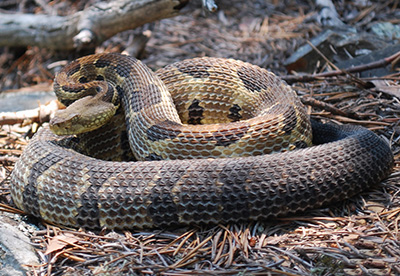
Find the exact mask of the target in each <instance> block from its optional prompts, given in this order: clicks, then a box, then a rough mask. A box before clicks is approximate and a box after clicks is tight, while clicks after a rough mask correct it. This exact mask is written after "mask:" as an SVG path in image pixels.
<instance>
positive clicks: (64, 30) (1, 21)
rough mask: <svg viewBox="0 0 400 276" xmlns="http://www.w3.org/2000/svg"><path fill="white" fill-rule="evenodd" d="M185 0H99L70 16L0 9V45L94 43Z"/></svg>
mask: <svg viewBox="0 0 400 276" xmlns="http://www.w3.org/2000/svg"><path fill="white" fill-rule="evenodd" d="M188 1H189V0H135V1H132V0H116V1H111V2H109V3H106V2H99V3H96V4H94V5H92V6H90V7H88V8H86V9H84V10H83V11H79V12H76V13H74V14H71V15H69V16H54V15H45V14H1V13H0V46H13V47H15V46H28V45H31V46H39V47H44V48H48V49H57V50H72V49H74V48H87V47H93V46H96V45H99V44H100V43H101V42H103V41H104V40H106V39H108V38H110V37H111V36H113V35H115V34H117V33H119V32H122V31H125V30H128V29H134V28H137V27H139V26H141V25H143V24H145V23H149V22H153V21H156V20H160V19H163V18H167V17H173V16H176V15H177V14H178V13H179V10H180V9H181V8H182V7H183V6H185V5H186V3H187V2H188Z"/></svg>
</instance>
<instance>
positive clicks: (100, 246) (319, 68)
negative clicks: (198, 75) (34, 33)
mask: <svg viewBox="0 0 400 276" xmlns="http://www.w3.org/2000/svg"><path fill="white" fill-rule="evenodd" d="M22 2H23V3H22ZM72 2H74V4H73V5H72V4H71V3H72ZM93 2H94V1H71V3H70V2H69V1H67V0H57V1H51V2H47V1H35V3H33V2H32V3H31V2H30V1H21V3H20V4H13V3H18V1H15V2H14V1H4V2H0V12H4V11H8V12H14V11H20V12H33V13H44V12H45V10H46V9H44V5H51V9H52V10H53V11H56V12H59V13H62V12H61V10H63V9H64V10H65V6H66V5H67V6H68V5H70V6H71V9H70V10H69V11H68V12H71V13H72V12H74V11H76V10H80V9H82V8H84V7H85V6H86V5H90V4H91V3H93ZM338 2H340V3H337V6H336V9H337V11H338V13H339V15H340V18H341V19H342V20H343V21H344V22H345V24H346V25H347V26H350V27H354V28H356V29H357V30H358V31H366V32H367V31H369V30H370V29H371V24H372V23H374V22H390V23H391V24H394V25H396V24H399V23H400V20H398V18H399V14H400V12H399V9H398V8H397V4H398V1H378V0H377V1H338ZM37 3H40V4H37ZM46 3H47V4H46ZM217 4H218V6H219V10H218V11H217V12H215V13H208V12H205V11H204V10H202V8H201V4H200V1H197V2H195V1H191V2H190V4H189V5H188V6H187V7H185V8H184V9H183V10H182V12H181V15H179V16H177V17H174V18H169V19H163V20H161V21H159V22H154V23H151V24H146V25H145V26H143V27H141V28H139V29H137V30H133V31H126V32H124V33H121V34H119V35H116V36H115V37H113V38H111V39H109V40H108V41H106V42H104V43H103V44H102V45H101V46H98V47H97V48H96V49H93V50H92V52H103V51H109V52H110V51H111V52H122V51H124V50H127V49H129V46H130V45H131V43H132V41H134V37H135V35H138V34H140V33H145V34H146V35H149V36H150V39H149V41H148V42H147V44H146V46H145V48H144V49H143V52H141V53H140V56H139V58H140V59H141V60H142V61H143V62H144V63H145V64H147V65H148V66H149V67H151V68H152V69H154V70H156V69H158V68H160V67H162V66H165V65H167V64H170V63H172V62H174V61H178V60H183V59H187V58H192V57H198V56H216V57H226V58H235V59H240V60H243V61H247V62H250V63H253V64H256V65H259V66H261V67H264V68H267V69H269V70H271V71H273V72H275V73H276V74H277V75H279V76H282V77H283V78H285V79H287V80H289V79H290V77H291V76H292V77H293V76H296V73H295V72H288V70H287V68H286V67H285V65H284V64H285V61H287V59H288V58H289V57H290V56H291V55H292V54H293V53H294V52H295V51H296V50H297V49H299V48H300V46H302V45H307V41H309V40H311V39H312V38H313V37H316V36H318V35H319V34H321V32H322V31H323V30H324V29H325V28H326V27H323V26H321V25H320V23H318V22H317V20H316V17H317V14H318V11H319V10H318V8H317V7H316V6H315V4H314V1H294V0H293V1H289V0H287V1H261V0H258V1H238V0H235V1H219V2H218V3H217ZM396 26H400V25H396ZM383 40H384V39H383ZM390 41H391V42H390ZM393 41H395V39H388V40H387V41H385V43H386V42H387V43H389V44H390V43H392V42H393ZM397 41H400V38H397ZM397 44H399V43H398V42H397ZM360 47H361V46H360ZM359 50H365V49H363V48H362V47H361V48H360V49H359ZM85 54H89V52H88V53H85ZM80 55H82V53H76V52H68V53H65V52H57V51H49V50H46V49H39V48H37V47H27V48H0V91H1V92H0V95H1V93H8V92H9V91H13V92H15V91H19V90H24V91H26V90H28V91H29V90H31V91H35V90H37V89H39V88H38V87H40V90H51V85H52V81H53V78H54V74H55V72H56V70H59V69H60V66H57V65H58V64H66V63H67V62H69V61H71V60H72V59H74V58H77V57H78V56H80ZM315 57H316V58H319V59H320V61H319V62H318V63H316V65H315V68H314V70H313V72H308V73H309V74H311V73H319V72H324V71H331V70H334V69H335V68H334V67H333V65H332V64H331V61H332V60H326V59H324V58H322V56H319V55H318V54H316V55H315ZM60 61H61V62H60ZM386 69H388V73H387V74H384V75H380V76H379V77H370V76H362V75H360V74H358V73H354V74H344V75H336V76H333V77H319V78H317V79H313V80H308V81H300V80H297V81H296V80H295V81H293V80H292V81H290V84H291V85H292V87H293V89H295V90H296V91H297V93H298V95H299V96H300V97H301V98H302V99H303V102H304V103H305V104H306V105H307V108H308V112H309V114H310V116H312V117H313V118H315V119H319V120H322V121H324V122H332V123H336V124H346V123H352V124H360V125H363V126H365V127H367V128H369V129H371V130H373V131H374V132H375V133H377V134H378V135H380V136H381V137H384V138H385V139H387V141H389V143H390V144H391V146H392V150H393V152H394V155H395V168H394V170H393V172H392V174H391V175H390V176H389V177H388V179H386V180H385V181H383V182H382V183H381V184H380V185H378V186H376V187H375V188H373V189H371V190H369V191H366V192H362V193H361V194H359V195H357V196H355V197H353V198H351V199H348V200H345V201H343V202H341V203H339V204H335V205H332V206H326V207H324V208H320V209H316V210H310V211H307V212H305V213H302V214H298V215H296V216H291V217H285V218H279V219H276V220H273V221H267V222H249V223H242V224H236V225H218V226H213V227H211V226H210V227H184V228H178V229H158V230H151V231H150V230H149V231H145V232H144V231H139V232H138V231H123V232H114V231H102V232H90V231H85V230H76V229H65V228H58V227H55V226H51V225H46V224H43V223H41V222H38V221H34V220H32V219H30V218H26V217H25V216H20V215H13V216H12V218H13V220H14V221H15V223H16V224H17V225H18V227H20V228H21V229H25V232H26V233H27V235H28V236H29V238H30V239H31V243H32V244H33V245H34V246H35V248H36V251H37V254H38V256H39V258H40V261H41V264H40V265H36V266H29V267H27V270H28V274H29V275H111V274H114V275H146V274H149V275H152V274H158V275H198V274H200V273H201V274H205V275H237V274H243V275H400V265H399V263H400V242H399V240H400V233H399V226H400V196H399V192H400V126H399V122H400V102H399V99H400V92H399V91H400V73H399V71H398V70H397V71H396V69H394V71H390V64H389V65H388V66H386ZM310 99H313V100H314V101H313V100H310ZM0 100H1V99H0ZM40 124H41V123H37V122H35V123H31V122H24V125H23V126H22V125H21V124H13V125H10V124H6V125H2V126H1V125H0V164H1V166H0V184H1V186H0V187H1V191H2V193H1V197H0V199H1V202H2V204H3V208H4V206H9V205H11V206H12V203H11V202H10V196H9V180H10V174H11V171H12V169H13V166H14V164H15V162H16V160H17V159H18V157H19V156H20V155H21V153H22V151H23V149H24V147H25V146H26V145H27V143H28V142H29V139H30V137H31V136H32V134H33V133H34V132H35V131H36V130H37V129H38V127H39V126H40Z"/></svg>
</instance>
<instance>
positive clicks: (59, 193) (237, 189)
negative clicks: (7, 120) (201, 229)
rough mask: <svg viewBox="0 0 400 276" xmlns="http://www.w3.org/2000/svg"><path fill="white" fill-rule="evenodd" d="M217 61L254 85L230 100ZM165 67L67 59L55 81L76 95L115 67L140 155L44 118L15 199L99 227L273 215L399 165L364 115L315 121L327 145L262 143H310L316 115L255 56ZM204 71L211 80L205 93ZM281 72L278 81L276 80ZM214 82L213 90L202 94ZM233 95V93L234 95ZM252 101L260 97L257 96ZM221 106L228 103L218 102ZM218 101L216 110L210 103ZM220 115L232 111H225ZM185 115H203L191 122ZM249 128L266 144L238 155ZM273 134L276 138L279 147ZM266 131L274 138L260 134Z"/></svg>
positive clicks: (66, 221)
mask: <svg viewBox="0 0 400 276" xmlns="http://www.w3.org/2000/svg"><path fill="white" fill-rule="evenodd" d="M201 64H202V65H201ZM204 64H205V65H204ZM214 64H217V65H216V66H217V67H218V66H219V65H218V64H228V65H229V66H225V68H226V69H224V70H227V69H229V68H233V70H232V71H233V72H234V74H235V75H236V76H238V77H236V82H237V83H236V84H235V85H237V86H239V87H242V88H243V87H244V89H245V90H243V91H244V92H240V93H247V94H248V96H242V99H241V98H240V97H241V96H240V95H239V96H238V97H237V99H238V100H236V102H235V99H236V98H235V96H233V95H230V94H229V93H231V92H229V91H231V90H230V89H228V90H227V91H226V92H222V95H225V98H227V99H228V100H224V99H223V98H224V97H218V93H219V92H221V91H217V92H218V93H217V92H213V91H209V90H208V88H207V87H208V84H207V82H208V83H210V84H212V83H214V82H216V80H217V79H218V81H219V82H222V83H225V82H228V81H227V79H228V77H226V76H222V77H219V78H217V79H215V78H214V77H213V76H214V75H213V70H214V69H213V68H214V67H213V66H214ZM221 66H222V65H221ZM222 67H224V66H222ZM216 71H220V69H218V70H216ZM63 72H64V73H65V76H64V77H70V78H74V77H75V75H76V76H77V75H79V76H81V73H82V74H84V73H86V75H85V79H80V81H79V79H76V78H75V80H74V81H73V82H75V83H77V85H71V86H68V85H67V84H66V83H63V81H66V80H67V79H68V78H64V79H63V77H60V76H62V74H63ZM93 72H95V73H93ZM160 72H161V73H160ZM224 72H225V71H224ZM99 74H101V75H100V76H101V77H100V78H99V77H98V76H99ZM158 74H159V75H162V77H161V79H162V81H159V80H158V78H157V77H155V76H154V74H153V73H151V71H150V70H149V69H147V67H145V66H144V65H143V64H141V63H140V62H139V61H137V60H135V59H133V58H130V57H126V56H121V55H116V54H100V55H94V56H89V57H87V58H84V59H80V60H78V61H76V62H75V63H72V65H70V66H68V67H67V68H66V69H64V70H63V71H62V72H61V73H60V74H59V76H57V77H56V81H55V89H56V92H57V89H59V88H60V87H61V88H62V91H63V92H66V94H71V95H67V96H65V98H61V100H62V101H63V102H65V103H67V104H68V103H69V102H72V101H73V100H71V97H72V96H74V94H79V93H80V91H81V87H82V86H86V85H89V83H90V81H92V80H96V79H101V78H102V77H104V76H106V77H107V80H108V81H110V82H112V83H113V84H114V85H116V86H119V88H117V90H118V92H119V94H120V95H119V96H120V97H121V101H122V108H123V110H124V112H125V115H126V116H127V119H126V121H127V131H128V137H129V140H130V141H129V143H130V144H131V147H132V148H133V150H135V148H136V149H137V152H135V153H134V154H135V158H136V159H138V160H142V161H137V162H115V161H105V160H99V159H95V158H93V157H89V156H85V155H83V154H81V153H78V152H77V151H76V150H75V149H78V150H80V149H79V148H80V144H77V143H76V141H78V139H77V138H75V137H71V136H67V137H62V136H57V135H55V134H53V133H52V132H51V131H50V130H49V128H48V127H47V126H45V127H43V128H42V129H41V130H39V131H38V133H37V134H36V135H35V136H34V138H33V139H32V141H31V142H30V143H29V144H28V146H27V147H26V149H25V150H24V152H23V154H22V156H21V158H20V159H19V160H18V162H17V163H16V165H15V168H14V171H13V173H12V176H11V184H12V185H11V196H12V199H13V201H14V203H15V204H16V205H17V207H18V208H20V209H21V210H23V211H25V212H26V213H28V214H31V215H33V216H36V217H40V218H42V219H44V220H45V221H48V222H51V223H56V224H61V225H65V226H72V227H84V228H89V229H99V228H102V227H107V228H109V229H129V228H154V227H167V226H173V225H188V224H192V225H193V224H215V223H232V222H239V221H247V220H264V219H267V218H270V217H276V216H282V215H287V214H290V213H295V212H299V211H303V210H306V209H309V208H315V207H319V206H322V205H325V204H329V203H332V202H336V201H340V200H343V199H345V198H348V197H351V196H353V195H355V194H357V193H359V192H361V191H363V190H366V189H368V188H370V187H371V186H373V185H376V184H377V183H379V182H380V181H382V180H383V179H384V178H385V177H387V176H388V174H389V173H390V171H391V168H392V166H393V155H392V152H391V150H390V147H389V145H388V144H387V143H386V142H385V141H384V140H382V139H380V138H379V137H378V136H377V135H375V134H374V133H373V132H371V131H369V130H367V129H365V128H362V127H358V126H333V125H324V124H320V123H316V122H312V135H313V143H315V144H320V145H318V146H314V147H310V148H305V149H298V150H295V151H288V152H282V153H273V154H269V155H266V154H264V153H270V152H274V151H280V150H285V149H289V150H291V149H294V148H295V147H297V148H299V147H302V146H304V145H306V144H309V141H308V139H310V136H311V135H309V132H310V128H311V125H310V124H309V123H308V122H309V121H308V120H309V119H308V118H304V113H303V111H304V108H303V107H302V106H301V104H300V103H299V100H298V99H297V97H296V96H295V93H294V92H293V91H292V90H291V89H290V88H289V87H288V86H287V85H286V84H285V83H284V82H282V81H280V80H279V79H278V78H277V77H275V76H274V75H273V74H272V73H268V72H267V71H265V70H263V69H260V68H258V67H256V66H252V65H249V64H247V63H242V62H238V61H233V60H225V59H212V58H203V59H195V60H192V61H186V62H181V63H177V64H173V65H171V66H169V67H167V68H165V69H162V70H161V71H159V72H158ZM181 78H182V79H181ZM200 79H201V81H202V82H203V83H204V81H205V84H204V85H200V87H201V88H200V90H201V91H200V92H201V93H197V92H196V91H198V90H199V89H198V85H199V84H198V81H199V80H200ZM253 79H254V81H253ZM260 79H261V80H262V81H260ZM265 79H266V80H267V81H266V82H265ZM185 81H187V82H188V83H189V85H186V84H185V85H183V86H182V87H194V89H192V90H193V91H194V92H186V90H185V91H183V92H182V89H186V88H182V87H180V86H179V85H176V83H178V84H181V83H183V82H185ZM162 82H165V83H166V85H167V87H168V89H170V90H171V87H172V90H173V91H172V92H171V93H172V98H171V97H170V96H168V94H164V92H163V90H164V88H163V85H164V84H163V83H162ZM79 83H80V84H79ZM86 83H88V84H86ZM271 84H272V87H273V89H271V88H269V86H268V85H271ZM227 85H228V84H227ZM276 88H278V89H276ZM202 89H204V91H203V90H202ZM217 89H219V88H217ZM189 90H190V89H189ZM219 90H221V89H219ZM132 91H133V93H132ZM138 91H146V93H147V92H152V93H153V92H155V93H160V94H159V96H151V95H152V94H151V95H147V94H140V93H138ZM160 91H161V92H160ZM58 93H59V92H58ZM196 93H197V94H196ZM204 94H206V96H205V98H202V97H200V96H199V95H204ZM210 95H213V96H210ZM260 95H261V96H260ZM270 95H272V96H270ZM199 97H200V98H199ZM207 97H208V98H207ZM213 97H214V98H213ZM246 97H247V98H246ZM179 98H181V100H182V98H183V100H182V102H183V104H179V103H178V104H177V111H176V110H175V109H174V110H171V108H172V107H173V106H174V105H173V103H172V101H173V100H174V101H175V102H178V101H179V100H178V99H179ZM229 98H235V99H234V100H233V102H232V99H229ZM264 98H266V102H268V101H269V103H268V104H265V106H264V103H262V104H261V103H260V102H259V101H260V99H264ZM132 99H134V101H133V100H132ZM160 99H161V100H160ZM243 99H246V100H243ZM251 99H252V100H251ZM251 101H255V102H256V103H257V102H258V103H259V105H260V106H262V108H259V109H257V108H255V107H254V105H252V104H251ZM216 103H218V104H216ZM203 104H204V105H203ZM221 106H225V109H224V108H222V110H225V111H221V112H220V113H218V111H217V110H219V108H220V107H221ZM213 109H214V110H216V112H213V111H210V113H209V114H206V113H207V111H206V110H213ZM239 109H240V110H239ZM165 110H167V112H164V111H165ZM171 112H172V113H171ZM162 113H168V114H169V115H168V116H169V117H167V118H168V119H165V118H164V117H162V116H161V115H164V114H162ZM117 114H118V111H117ZM178 114H179V116H180V117H181V119H179V117H178ZM185 114H186V115H185ZM218 114H219V115H218ZM118 116H119V115H117V117H118ZM185 116H186V117H185ZM215 118H216V119H218V120H219V121H221V120H222V121H223V123H216V122H215V121H213V120H214V119H215ZM261 118H263V119H265V118H266V119H267V120H266V122H267V123H264V122H262V121H261ZM288 118H290V120H288ZM239 119H240V120H239ZM118 120H120V119H118ZM180 120H182V122H183V123H194V124H198V125H193V126H187V125H182V123H181V121H180ZM224 120H225V121H224ZM171 122H172V123H171ZM293 122H294V123H293ZM205 123H206V124H207V125H201V124H205ZM132 125H134V127H132ZM260 125H268V126H270V125H272V126H273V127H272V135H271V132H265V131H264V132H263V130H262V129H261V128H259V126H260ZM143 126H144V128H142V127H143ZM106 127H109V126H106ZM207 127H211V129H213V132H210V131H209V130H208V128H207ZM278 127H279V128H278ZM136 128H142V129H140V130H139V131H137V130H136ZM277 128H278V129H277ZM149 130H151V131H149ZM188 130H190V131H188ZM214 130H215V131H214ZM135 131H136V132H137V133H135ZM103 132H106V131H103ZM292 134H293V135H294V136H296V137H297V139H300V140H298V141H300V142H296V141H295V140H294V138H292V136H291V135H292ZM246 137H250V138H249V139H248V140H247V142H246V143H250V144H251V143H253V144H254V145H256V146H254V147H250V148H249V151H250V152H252V153H251V154H252V155H257V156H245V157H237V156H238V155H240V154H243V150H240V149H243V147H246V143H243V144H242V141H243V140H242V139H243V138H246ZM260 137H261V138H260ZM268 138H270V139H272V140H276V141H277V144H278V146H277V148H276V149H275V148H274V147H275V146H274V145H270V144H269V139H268ZM136 139H139V141H140V142H137V140H136ZM140 139H142V140H140ZM116 141H117V140H115V141H114V142H115V143H118V142H116ZM196 141H197V142H196ZM198 141H200V142H198ZM253 141H254V142H253ZM262 142H263V143H264V144H266V150H265V149H264V148H261V147H260V146H259V144H260V143H262ZM106 144H109V141H107V143H105V144H104V145H106ZM121 144H122V142H121ZM135 144H136V146H135ZM237 144H238V145H239V146H238V145H237ZM182 145H185V146H182ZM198 145H200V147H197V146H198ZM201 145H204V146H203V147H202V146H201ZM211 146H212V148H210V147H211ZM144 148H145V150H143V149H144ZM227 148H228V150H226V152H224V153H223V154H221V156H225V154H226V156H231V157H223V158H218V159H214V158H209V157H210V156H209V155H208V152H213V151H219V152H223V151H224V150H225V149H227ZM163 149H164V150H165V149H169V150H170V153H171V154H172V157H168V156H167V157H166V156H165V155H164V152H163ZM178 149H179V150H182V151H178ZM89 151H90V150H89ZM193 151H194V152H197V153H200V154H198V156H189V157H190V158H194V159H185V160H161V161H146V160H147V159H166V158H170V159H181V158H187V157H188V155H190V152H193ZM182 152H183V153H182ZM245 152H247V149H246V150H245ZM93 154H94V155H95V154H96V153H95V152H94V153H93ZM217 155H218V154H217ZM105 156H106V157H105V159H107V158H108V157H107V156H108V155H107V154H106V155H105ZM103 157H104V156H103ZM111 159H113V158H111Z"/></svg>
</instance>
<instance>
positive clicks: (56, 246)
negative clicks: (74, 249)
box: [44, 233, 79, 255]
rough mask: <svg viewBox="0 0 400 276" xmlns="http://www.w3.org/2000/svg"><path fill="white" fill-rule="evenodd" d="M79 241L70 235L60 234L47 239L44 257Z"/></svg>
mask: <svg viewBox="0 0 400 276" xmlns="http://www.w3.org/2000/svg"><path fill="white" fill-rule="evenodd" d="M78 241H79V238H78V237H76V236H75V235H72V234H68V233H66V234H61V235H57V236H54V237H52V238H50V239H49V245H48V246H47V249H46V252H44V254H45V255H47V254H50V253H53V252H55V251H59V250H61V249H63V248H64V247H66V246H67V245H68V244H74V243H76V242H78Z"/></svg>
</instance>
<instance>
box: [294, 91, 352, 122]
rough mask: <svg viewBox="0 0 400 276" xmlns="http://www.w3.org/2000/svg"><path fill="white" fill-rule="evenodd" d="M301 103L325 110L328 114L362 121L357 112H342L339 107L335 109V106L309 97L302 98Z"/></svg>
mask: <svg viewBox="0 0 400 276" xmlns="http://www.w3.org/2000/svg"><path fill="white" fill-rule="evenodd" d="M301 102H302V103H303V104H305V105H310V106H313V107H316V108H320V109H323V110H325V111H328V112H330V113H332V114H336V115H340V116H343V117H350V118H353V119H360V116H359V115H358V114H357V113H356V112H352V111H347V112H345V111H343V110H341V109H339V108H337V107H335V106H333V105H331V104H328V103H325V102H322V101H318V100H316V99H314V98H311V97H308V96H307V97H302V98H301Z"/></svg>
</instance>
